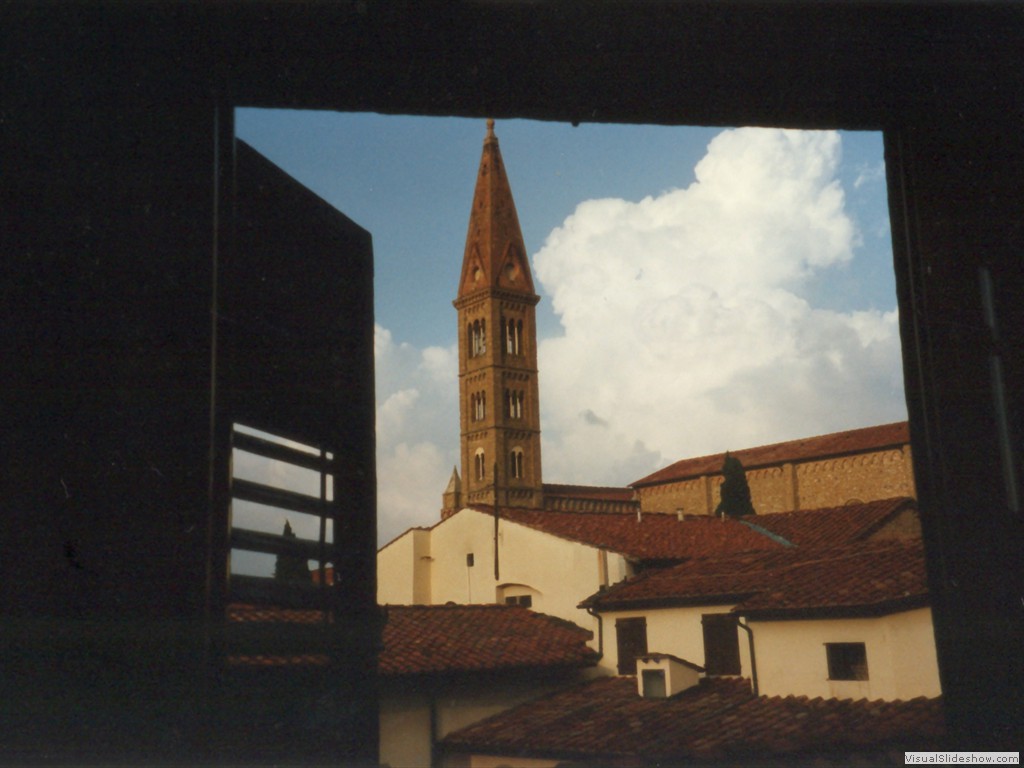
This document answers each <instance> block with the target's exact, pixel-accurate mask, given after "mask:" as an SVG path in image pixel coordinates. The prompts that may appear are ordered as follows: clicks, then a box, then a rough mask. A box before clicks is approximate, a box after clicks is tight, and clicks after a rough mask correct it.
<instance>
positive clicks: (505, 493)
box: [453, 120, 543, 509]
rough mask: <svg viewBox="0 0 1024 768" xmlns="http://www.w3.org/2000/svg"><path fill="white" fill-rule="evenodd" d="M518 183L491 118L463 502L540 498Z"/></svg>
mask: <svg viewBox="0 0 1024 768" xmlns="http://www.w3.org/2000/svg"><path fill="white" fill-rule="evenodd" d="M539 300H540V297H539V296H537V294H536V293H535V292H534V289H533V276H532V275H531V274H530V263H529V261H528V260H527V258H526V247H525V245H524V244H523V234H522V231H521V230H520V228H519V217H518V216H517V215H516V206H515V202H514V201H513V200H512V188H511V187H510V186H509V183H508V176H506V174H505V165H504V163H503V162H502V159H501V151H500V149H499V148H498V139H497V137H496V136H495V135H494V121H493V120H488V121H487V135H486V137H485V138H484V148H483V155H482V157H481V158H480V169H479V171H478V172H477V179H476V189H475V191H474V193H473V208H472V210H471V211H470V215H469V231H468V233H467V235H466V251H465V254H464V255H463V259H462V276H461V278H460V279H459V290H458V296H457V298H456V299H455V301H454V302H453V304H454V306H455V309H456V310H457V311H458V318H459V421H460V425H461V451H462V487H461V503H462V505H470V504H489V505H490V504H499V505H502V506H514V507H531V508H537V509H540V508H541V507H542V506H543V493H542V484H541V461H540V407H539V406H540V403H539V397H538V393H539V390H538V385H537V326H536V310H535V307H536V306H537V302H538V301H539Z"/></svg>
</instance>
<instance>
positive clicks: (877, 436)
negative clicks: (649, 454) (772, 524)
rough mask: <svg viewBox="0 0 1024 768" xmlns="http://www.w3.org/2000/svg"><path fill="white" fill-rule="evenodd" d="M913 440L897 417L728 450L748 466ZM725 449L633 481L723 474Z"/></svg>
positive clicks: (637, 483)
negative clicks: (844, 428) (890, 421)
mask: <svg viewBox="0 0 1024 768" xmlns="http://www.w3.org/2000/svg"><path fill="white" fill-rule="evenodd" d="M909 442H910V429H909V425H908V423H907V422H906V421H897V422H892V423H889V424H878V425H875V426H871V427H860V428H858V429H849V430H842V431H839V432H831V433H829V434H825V435H814V436H810V437H803V438H797V439H795V440H786V441H782V442H778V443H771V444H768V445H760V446H755V447H753V448H743V449H740V450H736V451H728V453H729V454H730V455H732V456H735V457H736V458H737V459H739V460H740V461H741V462H742V463H743V466H744V468H745V469H753V468H756V467H761V466H766V465H770V464H778V463H784V462H790V461H807V460H810V459H822V458H827V457H829V456H836V455H840V454H847V453H863V452H866V451H872V450H878V449H881V448H886V447H890V446H896V445H902V444H905V443H909ZM725 453H726V452H725V451H722V452H720V453H713V454H708V455H706V456H696V457H693V458H688V459H681V460H680V461H676V462H674V463H672V464H669V465H668V466H667V467H663V468H662V469H659V470H657V471H656V472H653V473H651V474H649V475H647V476H645V477H642V478H640V479H639V480H635V481H633V482H632V483H630V484H629V485H630V487H632V488H637V487H642V486H646V485H658V484H659V483H667V482H672V481H676V480H681V479H683V478H687V477H699V476H701V475H707V474H719V473H720V472H721V470H722V462H723V461H724V459H725Z"/></svg>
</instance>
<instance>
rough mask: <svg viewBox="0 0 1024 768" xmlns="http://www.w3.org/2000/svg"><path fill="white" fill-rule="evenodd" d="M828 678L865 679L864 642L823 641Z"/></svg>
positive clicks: (866, 673) (865, 650) (865, 651)
mask: <svg viewBox="0 0 1024 768" xmlns="http://www.w3.org/2000/svg"><path fill="white" fill-rule="evenodd" d="M825 655H826V657H827V659H828V679H829V680H867V679H868V654H867V648H866V647H865V645H864V643H825Z"/></svg>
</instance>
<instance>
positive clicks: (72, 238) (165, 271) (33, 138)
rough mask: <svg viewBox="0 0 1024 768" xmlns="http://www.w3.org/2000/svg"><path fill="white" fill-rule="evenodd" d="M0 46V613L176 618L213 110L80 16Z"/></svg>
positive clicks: (202, 439) (200, 514)
mask: <svg viewBox="0 0 1024 768" xmlns="http://www.w3.org/2000/svg"><path fill="white" fill-rule="evenodd" d="M140 30H141V31H142V32H143V33H145V32H150V33H152V36H153V38H156V37H157V36H158V34H159V32H160V29H159V26H157V28H155V29H150V30H147V29H146V28H145V25H143V26H142V27H140ZM5 33H6V34H8V35H10V38H9V39H8V40H7V41H5V42H6V43H10V45H9V47H5V51H6V52H7V53H8V54H9V55H11V57H12V58H11V59H8V60H7V63H9V66H5V67H4V69H5V72H4V82H3V86H2V92H3V107H2V110H3V111H2V113H0V132H2V137H3V145H4V155H3V163H2V171H0V173H2V176H3V184H2V192H0V194H2V196H3V197H2V200H3V202H2V203H0V208H2V214H0V216H2V220H3V221H2V228H3V233H2V238H3V267H2V269H3V272H4V277H5V280H4V293H3V308H2V310H0V311H2V312H3V315H2V317H3V328H4V332H3V334H2V339H0V349H3V353H4V365H3V372H2V373H0V376H2V377H3V382H4V389H5V392H4V399H3V425H4V432H3V434H4V443H5V446H6V448H5V451H4V453H5V456H6V459H5V461H6V466H5V475H6V479H7V480H8V481H9V482H8V483H5V486H6V487H5V488H4V494H3V505H4V514H3V520H4V522H3V525H4V526H5V528H6V531H5V533H8V534H9V538H8V537H5V538H6V539H7V540H6V541H5V544H7V545H9V547H10V548H9V549H7V550H6V551H8V552H12V553H13V556H5V557H4V558H3V559H2V560H3V565H2V566H0V568H3V573H2V582H3V584H4V587H3V590H2V595H3V602H2V605H3V607H4V609H5V610H7V611H14V612H29V613H38V612H40V611H41V610H42V611H44V612H52V613H53V614H55V615H69V616H76V615H80V616H98V615H110V616H124V615H143V616H154V617H161V616H163V617H166V616H180V615H182V614H194V613H196V612H197V611H198V610H200V609H201V606H202V603H203V580H204V567H205V544H204V542H205V536H206V520H207V511H208V510H207V507H208V483H209V476H208V474H209V473H208V462H209V456H208V454H209V450H208V445H209V430H210V395H209V388H210V382H211V368H210V360H211V347H210V345H211V333H210V329H211V319H210V306H211V291H212V281H211V277H212V263H211V247H212V244H213V238H214V235H215V229H214V205H213V202H214V193H215V190H214V174H213V168H214V158H215V155H214V142H213V137H214V119H215V114H214V102H213V100H212V98H211V93H210V90H209V88H208V87H206V86H205V85H204V81H202V80H198V79H192V77H191V76H194V75H196V72H194V71H191V72H190V71H189V70H188V68H184V67H181V66H178V67H177V68H175V67H174V61H173V60H171V61H158V62H154V61H152V60H150V59H148V58H147V56H146V55H145V53H146V51H145V49H143V50H138V49H136V50H134V51H131V50H129V49H130V48H131V44H130V40H131V38H130V37H129V36H128V33H129V31H128V30H126V29H123V28H119V27H118V26H117V25H113V24H110V23H109V22H108V23H104V20H103V19H102V18H100V17H96V16H93V17H82V18H80V19H77V20H76V23H71V24H68V25H67V26H66V27H64V26H57V27H53V28H51V29H49V30H48V36H47V37H46V38H40V37H38V36H33V35H31V34H30V33H29V32H28V31H27V30H24V29H19V28H18V27H17V25H12V26H6V28H5ZM19 33H21V34H19ZM22 35H23V36H22ZM18 54H20V55H18ZM15 585H16V586H15Z"/></svg>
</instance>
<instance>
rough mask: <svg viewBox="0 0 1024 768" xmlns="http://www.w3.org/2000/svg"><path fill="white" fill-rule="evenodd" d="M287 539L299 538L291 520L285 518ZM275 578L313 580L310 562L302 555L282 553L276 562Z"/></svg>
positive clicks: (280, 579) (284, 535)
mask: <svg viewBox="0 0 1024 768" xmlns="http://www.w3.org/2000/svg"><path fill="white" fill-rule="evenodd" d="M281 535H282V536H283V537H284V538H286V539H297V538H298V537H297V536H296V535H295V531H293V530H292V525H291V523H290V522H288V521H287V520H285V522H284V533H282V534H281ZM274 578H275V579H277V580H279V581H306V582H308V581H311V578H310V575H309V564H308V563H307V562H306V558H304V557H302V555H290V554H280V555H278V556H277V561H276V562H275V563H274Z"/></svg>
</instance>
